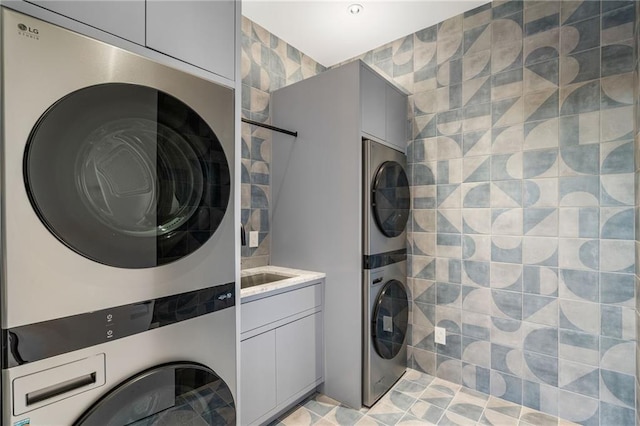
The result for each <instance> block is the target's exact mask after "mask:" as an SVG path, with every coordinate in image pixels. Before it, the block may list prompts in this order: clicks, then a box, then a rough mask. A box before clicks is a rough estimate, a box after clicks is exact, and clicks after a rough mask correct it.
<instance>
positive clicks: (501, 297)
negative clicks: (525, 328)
mask: <svg viewBox="0 0 640 426" xmlns="http://www.w3.org/2000/svg"><path fill="white" fill-rule="evenodd" d="M491 296H492V297H491V300H492V304H491V316H492V317H496V318H504V319H513V320H522V293H519V292H513V291H502V290H491Z"/></svg>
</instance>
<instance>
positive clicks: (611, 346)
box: [600, 336, 636, 376]
mask: <svg viewBox="0 0 640 426" xmlns="http://www.w3.org/2000/svg"><path fill="white" fill-rule="evenodd" d="M635 346H636V343H635V342H634V341H632V340H621V339H616V338H613V337H606V336H602V337H600V368H601V369H603V370H610V371H616V372H619V373H622V374H627V375H631V376H632V375H634V374H635V350H636V348H635Z"/></svg>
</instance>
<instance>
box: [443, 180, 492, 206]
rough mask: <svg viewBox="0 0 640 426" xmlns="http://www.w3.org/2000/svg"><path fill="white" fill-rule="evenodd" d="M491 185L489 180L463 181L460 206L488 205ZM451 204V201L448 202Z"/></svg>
mask: <svg viewBox="0 0 640 426" xmlns="http://www.w3.org/2000/svg"><path fill="white" fill-rule="evenodd" d="M490 194H491V187H490V185H489V182H485V183H463V184H462V193H461V197H462V201H461V203H462V207H464V208H465V209H467V208H482V207H489V200H490ZM450 204H451V205H453V203H450Z"/></svg>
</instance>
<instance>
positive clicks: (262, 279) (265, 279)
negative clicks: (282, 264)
mask: <svg viewBox="0 0 640 426" xmlns="http://www.w3.org/2000/svg"><path fill="white" fill-rule="evenodd" d="M292 277H293V276H292V275H283V274H277V273H275V272H258V273H255V274H251V275H245V276H243V277H240V288H248V287H254V286H257V285H262V284H269V283H273V282H276V281H281V280H286V279H287V278H292Z"/></svg>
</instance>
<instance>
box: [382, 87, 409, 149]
mask: <svg viewBox="0 0 640 426" xmlns="http://www.w3.org/2000/svg"><path fill="white" fill-rule="evenodd" d="M386 91H387V102H386V104H387V114H386V115H387V117H386V120H387V137H386V139H385V140H386V141H387V142H390V143H392V144H394V145H396V146H397V147H398V148H400V149H402V151H403V152H404V151H405V150H406V147H407V135H406V130H407V97H406V96H405V95H403V94H402V93H400V92H398V91H397V90H396V89H395V88H394V87H392V86H391V85H389V84H387V85H386Z"/></svg>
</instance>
